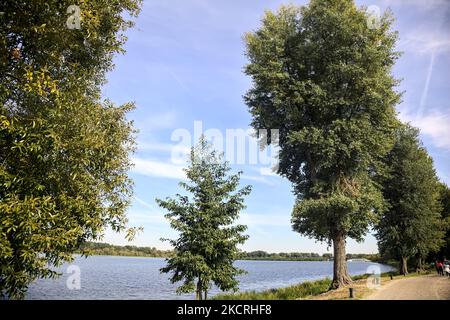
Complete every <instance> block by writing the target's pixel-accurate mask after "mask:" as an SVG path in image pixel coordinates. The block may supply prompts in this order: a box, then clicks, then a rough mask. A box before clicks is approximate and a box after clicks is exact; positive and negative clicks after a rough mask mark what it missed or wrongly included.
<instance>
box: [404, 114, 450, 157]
mask: <svg viewBox="0 0 450 320" xmlns="http://www.w3.org/2000/svg"><path fill="white" fill-rule="evenodd" d="M399 117H400V119H401V120H403V121H406V122H410V123H411V124H412V125H413V126H415V127H417V128H419V129H420V131H421V133H422V134H423V135H425V136H427V137H430V138H431V140H432V143H433V144H434V145H435V146H436V147H438V148H442V149H446V150H450V112H447V113H444V112H439V111H434V112H431V113H430V114H428V115H425V116H412V115H411V114H409V113H405V112H403V113H400V115H399Z"/></svg>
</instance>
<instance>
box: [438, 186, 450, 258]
mask: <svg viewBox="0 0 450 320" xmlns="http://www.w3.org/2000/svg"><path fill="white" fill-rule="evenodd" d="M439 202H440V204H441V209H442V211H441V219H442V220H441V226H442V228H443V230H444V231H445V232H446V233H445V237H444V243H443V245H442V247H441V248H440V250H439V251H438V252H437V254H435V258H438V259H449V258H450V188H449V187H448V186H447V185H446V184H444V183H440V184H439ZM436 256H437V257H436Z"/></svg>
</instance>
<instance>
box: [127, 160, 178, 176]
mask: <svg viewBox="0 0 450 320" xmlns="http://www.w3.org/2000/svg"><path fill="white" fill-rule="evenodd" d="M133 163H134V167H133V169H132V170H131V171H132V172H134V173H138V174H142V175H145V176H150V177H160V178H169V179H178V180H183V179H186V175H185V173H184V171H183V167H182V166H177V165H174V164H171V163H169V162H163V161H155V160H145V159H140V158H133Z"/></svg>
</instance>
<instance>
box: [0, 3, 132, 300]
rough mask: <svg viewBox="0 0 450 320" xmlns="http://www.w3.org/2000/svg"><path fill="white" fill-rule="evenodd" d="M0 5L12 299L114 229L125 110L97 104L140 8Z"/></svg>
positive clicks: (7, 292) (1, 130)
mask: <svg viewBox="0 0 450 320" xmlns="http://www.w3.org/2000/svg"><path fill="white" fill-rule="evenodd" d="M71 5H73V2H72V1H44V0H42V1H12V0H6V1H2V2H1V3H0V12H3V14H2V15H1V16H0V150H1V152H0V295H1V296H6V297H8V298H22V297H23V296H24V294H25V291H26V288H27V285H28V284H29V283H30V282H31V281H32V280H34V279H36V278H39V277H51V276H55V272H53V271H52V266H57V265H60V264H61V263H62V262H64V261H69V260H71V258H72V255H71V254H72V253H73V252H74V250H76V249H77V248H78V247H79V246H80V244H81V243H83V242H84V241H86V240H89V239H91V240H95V239H98V238H99V237H101V235H102V233H103V230H104V228H105V227H106V226H110V227H111V228H112V229H113V230H116V231H119V230H123V229H124V228H125V225H126V222H127V220H126V216H125V209H126V208H127V206H128V203H129V196H130V195H131V192H132V188H131V187H132V183H131V180H130V179H129V178H128V176H127V172H128V170H129V168H130V165H131V163H130V161H129V153H130V152H132V151H133V149H134V129H133V126H132V123H131V122H130V121H128V120H127V119H126V115H127V113H128V112H129V111H130V110H131V109H132V108H133V105H132V104H124V105H122V106H116V105H114V104H113V103H112V102H110V101H107V100H106V101H105V100H103V99H102V98H101V85H102V84H104V83H105V75H106V73H107V72H108V71H110V70H112V68H113V64H112V58H113V55H114V54H115V53H120V52H123V49H122V46H123V44H124V42H125V40H126V38H125V37H124V35H123V31H124V30H125V29H126V28H128V27H130V26H132V21H131V20H130V19H129V18H125V16H127V15H128V16H129V17H130V18H132V17H133V16H136V15H137V14H138V12H139V5H140V1H138V0H125V1H104V0H95V1H80V2H79V9H80V11H79V14H80V17H79V18H80V19H81V24H80V28H68V26H67V20H68V19H69V18H70V17H71V15H72V14H73V12H71V11H70V10H69V11H68V8H69V6H71Z"/></svg>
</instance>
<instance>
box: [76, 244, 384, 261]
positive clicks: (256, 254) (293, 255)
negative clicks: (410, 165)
mask: <svg viewBox="0 0 450 320" xmlns="http://www.w3.org/2000/svg"><path fill="white" fill-rule="evenodd" d="M81 249H82V250H83V251H86V252H87V253H89V254H91V255H103V256H131V257H159V258H168V257H171V256H172V255H173V254H174V251H172V250H159V249H156V248H155V247H137V246H116V245H112V244H109V243H100V242H86V243H85V244H84V245H83V246H82V247H81ZM239 259H241V260H280V261H281V260H283V261H327V260H332V259H333V255H331V254H329V253H325V254H322V255H320V254H318V253H314V252H280V253H269V252H266V251H262V250H258V251H251V252H245V251H244V252H241V253H240V256H239ZM347 259H367V260H371V261H379V260H380V258H379V255H378V254H347Z"/></svg>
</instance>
